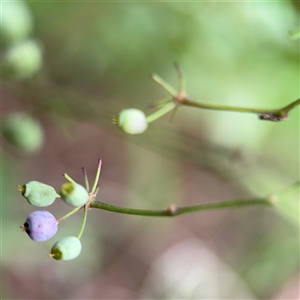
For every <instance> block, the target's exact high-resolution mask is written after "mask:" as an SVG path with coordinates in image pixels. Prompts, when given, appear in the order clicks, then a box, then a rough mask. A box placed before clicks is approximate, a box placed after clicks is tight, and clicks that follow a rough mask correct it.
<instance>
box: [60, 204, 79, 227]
mask: <svg viewBox="0 0 300 300" xmlns="http://www.w3.org/2000/svg"><path fill="white" fill-rule="evenodd" d="M80 209H81V206H78V207H76V208H74V209H73V210H72V211H70V212H69V213H68V214H66V215H65V216H63V217H61V218H60V219H57V220H56V221H57V223H60V222H62V221H64V220H66V219H67V218H69V217H71V216H72V215H74V214H75V213H77V212H78V211H79V210H80Z"/></svg>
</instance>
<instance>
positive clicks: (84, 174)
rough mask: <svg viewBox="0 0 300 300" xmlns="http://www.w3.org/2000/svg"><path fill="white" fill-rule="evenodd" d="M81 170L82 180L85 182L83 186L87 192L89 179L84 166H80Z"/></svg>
mask: <svg viewBox="0 0 300 300" xmlns="http://www.w3.org/2000/svg"><path fill="white" fill-rule="evenodd" d="M82 171H83V176H84V182H85V188H86V190H87V191H88V192H89V190H90V185H89V180H88V177H87V171H86V168H85V167H82Z"/></svg>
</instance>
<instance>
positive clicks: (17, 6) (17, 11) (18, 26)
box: [0, 1, 33, 44]
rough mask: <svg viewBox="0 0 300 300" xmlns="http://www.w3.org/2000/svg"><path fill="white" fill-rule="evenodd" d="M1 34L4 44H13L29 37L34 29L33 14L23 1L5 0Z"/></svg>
mask: <svg viewBox="0 0 300 300" xmlns="http://www.w3.org/2000/svg"><path fill="white" fill-rule="evenodd" d="M1 8H2V14H1V24H0V28H1V35H2V41H1V42H2V43H3V44H12V43H15V42H17V41H19V40H22V39H24V38H26V37H28V36H29V35H30V34H31V32H32V29H33V20H32V14H31V12H30V10H29V9H28V6H27V3H25V2H23V1H18V2H13V1H3V2H2V7H1Z"/></svg>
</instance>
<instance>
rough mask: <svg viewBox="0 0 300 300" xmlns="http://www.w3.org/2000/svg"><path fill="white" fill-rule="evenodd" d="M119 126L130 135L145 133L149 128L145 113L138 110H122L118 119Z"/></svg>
mask: <svg viewBox="0 0 300 300" xmlns="http://www.w3.org/2000/svg"><path fill="white" fill-rule="evenodd" d="M117 125H118V126H119V127H120V128H121V129H122V130H123V131H124V132H126V133H129V134H139V133H143V132H144V131H146V129H147V128H148V122H147V119H146V116H145V114H144V112H143V111H141V110H139V109H136V108H129V109H124V110H122V111H121V112H120V113H119V116H118V117H117Z"/></svg>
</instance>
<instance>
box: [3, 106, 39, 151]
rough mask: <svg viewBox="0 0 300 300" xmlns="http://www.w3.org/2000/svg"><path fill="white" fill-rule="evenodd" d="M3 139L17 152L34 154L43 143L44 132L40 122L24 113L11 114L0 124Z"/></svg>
mask: <svg viewBox="0 0 300 300" xmlns="http://www.w3.org/2000/svg"><path fill="white" fill-rule="evenodd" d="M2 134H3V136H4V138H5V139H6V140H7V141H8V142H9V143H10V144H12V145H13V146H15V147H17V148H18V149H19V150H21V151H23V152H25V153H27V154H34V153H36V152H38V151H39V150H40V149H41V148H42V146H43V143H44V130H43V128H42V126H41V124H40V122H39V121H38V120H37V119H35V118H33V117H32V116H31V115H29V114H28V113H25V112H18V113H13V114H10V115H9V116H7V117H6V118H5V119H4V121H3V123H2Z"/></svg>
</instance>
